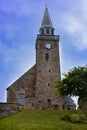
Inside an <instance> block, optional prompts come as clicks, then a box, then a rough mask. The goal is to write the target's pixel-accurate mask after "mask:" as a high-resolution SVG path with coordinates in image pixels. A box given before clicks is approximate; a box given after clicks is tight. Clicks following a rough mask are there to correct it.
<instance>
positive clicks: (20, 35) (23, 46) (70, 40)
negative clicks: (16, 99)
mask: <svg viewBox="0 0 87 130" xmlns="http://www.w3.org/2000/svg"><path fill="white" fill-rule="evenodd" d="M46 4H47V5H48V10H49V13H50V16H51V19H52V23H53V25H54V27H55V34H57V35H60V60H61V73H64V72H68V71H69V70H70V69H72V68H73V67H75V66H83V65H86V64H87V1H86V0H73V1H71V0H55V1H54V0H51V1H50V0H37V1H36V0H0V102H3V101H6V88H7V87H8V86H9V85H10V84H12V83H13V82H14V81H15V80H16V79H17V78H19V77H20V76H21V75H22V74H24V73H25V72H26V71H27V70H28V69H29V68H30V67H32V66H33V65H34V64H35V58H36V57H35V42H36V36H37V34H38V33H39V28H40V26H41V22H42V17H43V13H44V10H45V5H46Z"/></svg>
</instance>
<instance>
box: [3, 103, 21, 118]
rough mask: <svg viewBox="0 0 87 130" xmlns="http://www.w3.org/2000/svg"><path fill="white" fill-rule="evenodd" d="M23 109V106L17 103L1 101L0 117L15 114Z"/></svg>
mask: <svg viewBox="0 0 87 130" xmlns="http://www.w3.org/2000/svg"><path fill="white" fill-rule="evenodd" d="M22 109H23V106H22V105H19V104H17V103H0V117H4V116H8V115H10V114H14V113H16V112H18V111H20V110H22Z"/></svg>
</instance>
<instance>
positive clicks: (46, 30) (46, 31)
mask: <svg viewBox="0 0 87 130" xmlns="http://www.w3.org/2000/svg"><path fill="white" fill-rule="evenodd" d="M39 32H40V34H41V35H54V27H53V24H52V21H51V18H50V15H49V12H48V8H47V6H46V9H45V12H44V16H43V20H42V24H41V27H40V30H39Z"/></svg>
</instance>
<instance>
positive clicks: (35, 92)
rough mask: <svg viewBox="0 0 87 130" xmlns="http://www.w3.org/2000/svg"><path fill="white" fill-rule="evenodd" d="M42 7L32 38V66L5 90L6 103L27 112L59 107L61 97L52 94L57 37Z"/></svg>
mask: <svg viewBox="0 0 87 130" xmlns="http://www.w3.org/2000/svg"><path fill="white" fill-rule="evenodd" d="M54 30H55V29H54V26H53V24H52V21H51V18H50V15H49V12H48V9H47V7H46V9H45V12H44V16H43V20H42V24H41V27H40V30H39V34H38V35H37V38H36V44H35V46H36V64H35V65H34V66H33V67H32V68H31V69H29V70H28V71H27V72H26V73H25V74H24V75H22V76H21V77H20V78H19V79H18V80H17V81H16V82H14V83H13V84H12V85H11V86H9V87H8V88H7V102H8V103H19V104H21V105H23V106H24V108H27V109H33V108H36V109H37V108H38V109H42V108H43V109H46V108H51V107H52V108H62V97H60V96H59V95H58V94H57V93H56V92H55V91H54V87H55V84H54V80H55V79H56V78H59V79H60V78H61V77H60V56H59V35H54Z"/></svg>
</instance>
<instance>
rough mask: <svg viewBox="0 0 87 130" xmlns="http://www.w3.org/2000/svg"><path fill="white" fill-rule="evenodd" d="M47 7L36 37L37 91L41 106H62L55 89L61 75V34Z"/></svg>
mask: <svg viewBox="0 0 87 130" xmlns="http://www.w3.org/2000/svg"><path fill="white" fill-rule="evenodd" d="M54 30H55V29H54V27H53V24H52V21H51V18H50V15H49V12H48V8H47V7H46V9H45V12H44V16H43V20H42V24H41V27H40V30H39V34H38V35H37V39H36V91H35V95H36V97H37V99H38V107H39V108H52V107H53V108H61V107H62V98H61V97H60V96H59V95H58V94H57V93H55V91H54V87H55V84H54V80H55V79H57V78H59V79H60V78H61V76H60V56H59V35H54Z"/></svg>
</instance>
